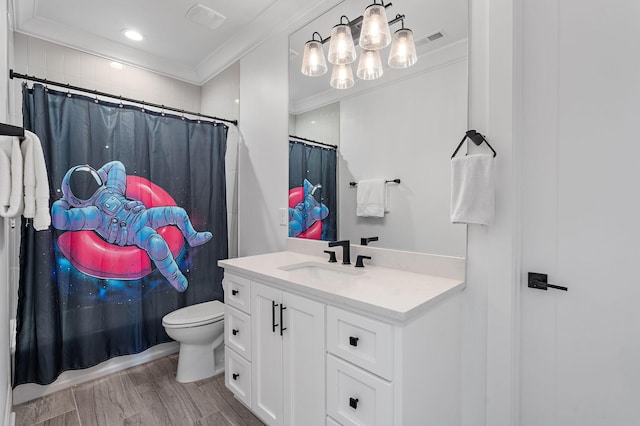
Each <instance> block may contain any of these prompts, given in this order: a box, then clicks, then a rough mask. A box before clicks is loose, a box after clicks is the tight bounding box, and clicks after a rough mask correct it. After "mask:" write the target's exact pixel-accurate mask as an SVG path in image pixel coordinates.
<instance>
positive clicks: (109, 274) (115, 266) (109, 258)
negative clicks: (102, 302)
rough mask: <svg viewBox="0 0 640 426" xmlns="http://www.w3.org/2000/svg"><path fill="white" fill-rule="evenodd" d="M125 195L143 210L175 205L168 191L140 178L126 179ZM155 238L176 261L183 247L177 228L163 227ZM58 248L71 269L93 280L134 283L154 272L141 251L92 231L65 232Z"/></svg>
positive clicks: (150, 263) (181, 237) (131, 177)
mask: <svg viewBox="0 0 640 426" xmlns="http://www.w3.org/2000/svg"><path fill="white" fill-rule="evenodd" d="M125 195H126V197H127V198H129V199H132V200H139V201H142V203H143V204H144V205H145V207H146V208H151V207H163V206H175V205H177V204H176V202H175V200H174V199H173V197H171V195H169V193H168V192H167V191H165V190H164V189H162V188H161V187H159V186H158V185H156V184H154V183H152V182H150V181H149V180H147V179H145V178H142V177H139V176H127V192H126V194H125ZM158 234H160V235H161V236H162V238H164V240H165V241H166V242H167V244H168V245H169V249H170V250H171V254H172V255H173V257H174V258H175V257H177V256H178V255H179V254H180V251H182V248H183V247H184V237H183V236H182V233H181V232H180V230H179V229H178V228H177V227H176V226H163V227H162V228H159V229H158ZM58 247H59V248H60V251H61V252H62V254H64V256H65V257H66V258H67V259H69V261H70V262H71V264H72V265H73V266H75V267H76V268H77V269H78V270H79V271H81V272H84V273H85V274H87V275H91V276H92V277H97V278H105V279H122V280H136V279H138V278H142V277H144V276H146V275H148V274H149V273H151V272H152V271H153V270H154V269H155V267H154V266H155V265H153V263H152V262H151V260H150V259H149V256H148V255H147V252H146V251H144V250H143V249H141V248H138V247H136V246H118V245H114V244H110V243H108V242H106V241H105V240H103V239H102V238H101V237H100V236H99V235H98V234H97V233H95V232H94V231H67V232H64V233H63V234H61V235H60V236H59V237H58Z"/></svg>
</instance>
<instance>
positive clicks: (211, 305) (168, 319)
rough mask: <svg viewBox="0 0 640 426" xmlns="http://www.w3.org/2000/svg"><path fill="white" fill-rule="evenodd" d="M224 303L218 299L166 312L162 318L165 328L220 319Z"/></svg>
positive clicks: (183, 326)
mask: <svg viewBox="0 0 640 426" xmlns="http://www.w3.org/2000/svg"><path fill="white" fill-rule="evenodd" d="M223 318H224V304H223V303H222V302H220V301H218V300H214V301H211V302H204V303H197V304H195V305H190V306H185V307H184V308H180V309H177V310H175V311H173V312H171V313H168V314H167V315H165V316H164V317H163V318H162V325H163V326H164V327H165V328H188V327H198V326H202V325H207V324H211V323H214V322H218V321H222V320H223Z"/></svg>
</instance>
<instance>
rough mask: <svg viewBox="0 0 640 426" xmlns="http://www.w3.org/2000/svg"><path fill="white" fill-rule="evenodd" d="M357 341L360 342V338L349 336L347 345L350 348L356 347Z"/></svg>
mask: <svg viewBox="0 0 640 426" xmlns="http://www.w3.org/2000/svg"><path fill="white" fill-rule="evenodd" d="M358 340H360V338H358V337H353V336H349V344H350V345H351V346H358Z"/></svg>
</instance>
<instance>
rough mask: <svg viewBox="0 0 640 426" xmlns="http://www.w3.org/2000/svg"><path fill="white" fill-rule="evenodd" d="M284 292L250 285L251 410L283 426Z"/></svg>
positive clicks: (270, 421) (273, 425) (254, 283)
mask: <svg viewBox="0 0 640 426" xmlns="http://www.w3.org/2000/svg"><path fill="white" fill-rule="evenodd" d="M281 297H282V293H281V292H280V291H279V290H276V289H273V288H271V287H267V286H265V285H262V284H260V283H257V282H255V281H252V282H251V312H252V314H251V328H252V339H253V341H252V345H251V351H252V352H251V360H252V361H251V408H252V409H253V411H254V412H255V413H256V414H257V415H258V416H259V417H260V418H262V420H264V421H265V422H266V423H267V424H269V425H270V426H282V425H283V417H282V337H281V336H280V302H281Z"/></svg>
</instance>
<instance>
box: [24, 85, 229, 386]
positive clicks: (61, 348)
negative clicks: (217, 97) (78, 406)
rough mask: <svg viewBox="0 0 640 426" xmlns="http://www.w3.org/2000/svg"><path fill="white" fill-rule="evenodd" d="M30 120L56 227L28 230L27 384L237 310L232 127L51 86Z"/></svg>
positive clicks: (36, 97)
mask: <svg viewBox="0 0 640 426" xmlns="http://www.w3.org/2000/svg"><path fill="white" fill-rule="evenodd" d="M23 114H24V127H25V128H26V129H28V130H31V131H32V132H34V133H35V134H36V135H38V137H39V138H40V140H41V143H42V148H43V151H44V156H45V161H46V164H47V169H48V170H47V171H48V175H49V179H50V181H49V184H50V188H51V193H50V200H51V203H52V208H51V213H52V226H51V227H49V229H47V230H43V231H37V232H36V231H35V230H34V229H33V227H32V226H30V225H29V224H28V223H27V222H25V220H24V219H23V223H22V241H21V247H20V284H19V290H18V297H19V301H18V312H17V342H16V345H17V348H16V364H15V375H14V382H13V385H14V386H17V385H20V384H23V383H38V384H49V383H51V382H53V381H54V380H55V379H56V378H57V377H58V375H59V374H60V373H61V372H63V371H65V370H75V369H81V368H87V367H91V366H94V365H96V364H98V363H100V362H103V361H105V360H107V359H109V358H112V357H115V356H120V355H128V354H135V353H139V352H142V351H144V350H146V349H148V348H150V347H151V346H154V345H156V344H159V343H163V342H168V341H170V340H171V339H170V338H169V337H168V336H167V334H166V333H165V331H164V327H163V326H162V317H163V316H164V315H165V314H167V313H169V312H171V311H173V310H175V309H178V308H180V307H183V306H186V305H191V304H195V303H200V302H205V301H208V300H223V291H222V277H223V270H222V269H221V268H219V267H218V266H217V260H218V259H224V258H227V250H228V249H227V208H226V184H225V160H224V157H225V152H226V138H227V130H228V128H227V126H225V125H223V124H219V123H217V124H215V125H214V124H213V123H211V122H205V121H202V122H201V123H200V122H198V121H195V120H187V119H184V118H181V117H177V116H171V115H169V114H161V113H156V112H153V111H149V110H146V111H145V110H141V109H140V107H137V106H136V107H134V106H127V105H119V104H114V103H108V102H104V101H98V100H96V99H93V98H89V97H85V96H79V95H75V94H74V95H72V96H67V94H66V93H64V92H59V91H54V90H51V89H48V90H47V89H46V88H44V87H43V86H42V85H39V84H35V85H34V86H33V88H32V89H27V88H26V87H25V88H23ZM79 165H81V166H80V167H76V166H79ZM81 194H84V195H81ZM174 225H175V226H174ZM209 232H210V233H211V234H209Z"/></svg>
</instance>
